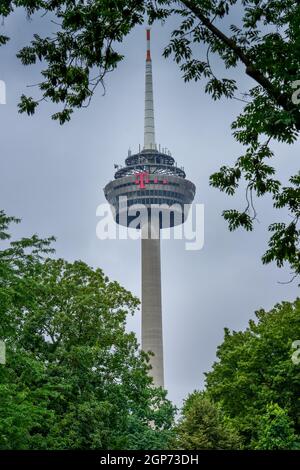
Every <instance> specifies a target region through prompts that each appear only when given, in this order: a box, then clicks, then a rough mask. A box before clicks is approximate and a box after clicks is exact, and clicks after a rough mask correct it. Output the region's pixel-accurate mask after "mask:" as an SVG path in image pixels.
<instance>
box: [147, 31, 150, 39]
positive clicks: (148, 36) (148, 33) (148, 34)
mask: <svg viewBox="0 0 300 470" xmlns="http://www.w3.org/2000/svg"><path fill="white" fill-rule="evenodd" d="M147 41H150V29H147Z"/></svg>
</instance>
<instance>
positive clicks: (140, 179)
mask: <svg viewBox="0 0 300 470" xmlns="http://www.w3.org/2000/svg"><path fill="white" fill-rule="evenodd" d="M149 183H155V184H158V183H160V184H167V183H168V181H167V180H166V179H165V178H164V179H163V180H161V181H158V178H156V177H155V178H154V180H153V181H150V178H149V173H148V172H147V171H143V172H141V173H136V174H135V184H137V185H139V188H140V189H145V187H146V186H145V185H146V184H149Z"/></svg>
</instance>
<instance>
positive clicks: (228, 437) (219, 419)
mask: <svg viewBox="0 0 300 470" xmlns="http://www.w3.org/2000/svg"><path fill="white" fill-rule="evenodd" d="M175 434H176V439H175V441H174V448H176V449H183V450H211V449H214V450H224V449H239V448H240V438H239V436H238V434H237V433H236V431H235V430H234V428H233V427H232V425H231V423H230V420H229V419H228V418H226V416H225V415H224V413H223V412H222V411H221V409H219V408H218V407H217V406H216V405H215V404H214V403H213V402H212V401H211V400H210V399H209V397H207V396H206V395H205V394H204V393H202V392H193V393H192V394H191V395H189V396H188V398H187V399H186V400H185V402H184V405H183V408H182V411H181V418H180V421H179V424H178V425H177V426H176V428H175Z"/></svg>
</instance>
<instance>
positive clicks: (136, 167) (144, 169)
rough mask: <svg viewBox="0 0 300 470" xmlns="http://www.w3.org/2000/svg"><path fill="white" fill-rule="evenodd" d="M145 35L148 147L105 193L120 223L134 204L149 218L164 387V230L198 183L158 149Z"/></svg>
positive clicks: (179, 217)
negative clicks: (141, 208) (162, 282)
mask: <svg viewBox="0 0 300 470" xmlns="http://www.w3.org/2000/svg"><path fill="white" fill-rule="evenodd" d="M146 34H147V54H146V76H145V121H144V146H143V149H142V150H140V151H139V152H138V153H136V154H133V155H131V152H129V154H128V157H127V158H126V159H125V165H124V166H123V167H118V169H117V171H116V172H115V175H114V179H113V180H112V181H111V182H109V183H108V184H107V185H106V186H105V188H104V194H105V197H106V199H107V200H108V202H109V203H110V204H111V206H113V209H114V210H113V213H114V216H115V220H116V222H117V223H119V224H121V225H124V226H130V225H131V222H132V220H133V219H134V218H136V215H132V210H130V209H133V207H132V206H134V207H136V208H137V212H139V210H138V208H139V206H142V207H143V208H144V209H145V211H144V212H145V213H146V218H144V219H143V221H142V222H141V223H140V225H139V226H137V227H136V228H138V229H141V230H142V237H141V238H142V349H143V350H144V351H146V352H148V351H151V352H152V353H153V354H154V356H151V358H150V364H151V367H152V369H151V371H150V374H151V375H152V377H153V382H154V385H156V386H161V387H163V386H164V370H163V335H162V307H161V267H160V266H161V262H160V229H161V228H166V227H173V226H175V225H179V224H182V223H184V221H185V218H186V216H187V211H186V210H184V207H186V205H189V204H191V203H192V201H193V199H194V196H195V191H196V188H195V185H194V184H193V183H192V182H191V181H189V180H187V179H186V174H185V171H184V169H183V168H182V167H181V168H180V167H178V166H177V164H176V162H175V160H174V158H173V157H172V156H171V154H170V152H169V151H167V150H166V149H162V150H161V149H160V147H159V148H157V144H156V142H155V124H154V102H153V84H152V61H151V52H150V29H147V31H146ZM124 198H125V199H126V205H125V206H124V205H123V203H122V202H121V201H122V200H124Z"/></svg>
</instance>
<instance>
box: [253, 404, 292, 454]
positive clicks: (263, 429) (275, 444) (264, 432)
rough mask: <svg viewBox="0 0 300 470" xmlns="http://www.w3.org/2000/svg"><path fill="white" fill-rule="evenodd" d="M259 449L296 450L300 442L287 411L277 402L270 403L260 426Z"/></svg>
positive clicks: (257, 446) (257, 444) (257, 445)
mask: <svg viewBox="0 0 300 470" xmlns="http://www.w3.org/2000/svg"><path fill="white" fill-rule="evenodd" d="M254 448H255V449H257V450H295V449H300V442H299V439H298V438H297V436H296V435H295V433H294V430H293V426H292V422H291V419H290V418H289V416H288V414H287V412H286V411H285V410H283V409H282V408H280V406H278V405H277V404H275V405H273V404H271V405H268V406H267V411H266V414H265V415H263V416H262V418H261V422H260V424H259V428H258V441H257V443H256V445H255V447H254Z"/></svg>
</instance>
